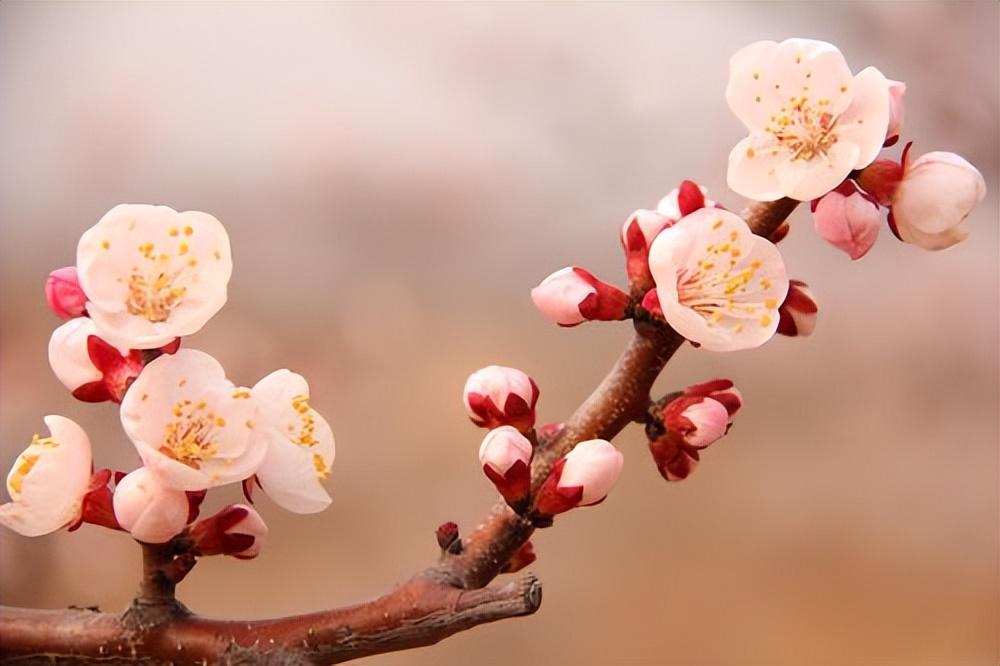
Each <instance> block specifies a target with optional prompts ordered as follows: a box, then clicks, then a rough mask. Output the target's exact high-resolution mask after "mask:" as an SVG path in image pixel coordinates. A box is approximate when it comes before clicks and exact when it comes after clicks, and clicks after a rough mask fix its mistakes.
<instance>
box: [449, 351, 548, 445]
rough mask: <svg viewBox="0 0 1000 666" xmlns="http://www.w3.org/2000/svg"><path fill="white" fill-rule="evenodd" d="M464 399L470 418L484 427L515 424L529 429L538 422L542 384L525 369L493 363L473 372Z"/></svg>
mask: <svg viewBox="0 0 1000 666" xmlns="http://www.w3.org/2000/svg"><path fill="white" fill-rule="evenodd" d="M462 401H463V402H464V403H465V411H466V412H467V413H468V415H469V419H471V420H472V422H473V423H475V424H476V425H477V426H479V427H481V428H490V429H493V428H498V427H500V426H504V425H511V426H514V427H515V428H517V429H518V430H520V431H522V432H527V431H528V430H530V429H531V428H532V427H533V426H534V425H535V404H536V403H537V402H538V386H537V385H536V384H535V380H533V379H532V378H531V377H529V376H528V375H527V373H525V372H522V371H521V370H518V369H516V368H507V367H504V366H501V365H489V366H486V367H485V368H481V369H479V370H476V371H475V372H473V373H472V374H471V375H469V378H468V379H467V380H466V381H465V388H464V389H463V391H462Z"/></svg>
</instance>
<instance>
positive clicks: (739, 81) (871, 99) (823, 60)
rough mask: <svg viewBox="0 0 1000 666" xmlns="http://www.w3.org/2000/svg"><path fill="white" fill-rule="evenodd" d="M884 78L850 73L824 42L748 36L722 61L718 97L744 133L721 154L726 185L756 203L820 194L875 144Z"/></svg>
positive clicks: (883, 116) (882, 120) (882, 117)
mask: <svg viewBox="0 0 1000 666" xmlns="http://www.w3.org/2000/svg"><path fill="white" fill-rule="evenodd" d="M889 85H890V84H889V81H888V80H887V79H886V78H885V76H883V75H882V73H881V72H879V71H878V70H877V69H875V68H874V67H868V68H867V69H865V70H863V71H861V72H860V73H859V74H857V75H856V76H855V75H852V74H851V70H850V69H849V68H848V66H847V62H846V61H845V60H844V56H843V55H842V54H841V53H840V51H839V50H837V48H836V47H835V46H833V45H832V44H827V43H826V42H820V41H815V40H810V39H789V40H786V41H784V42H781V43H780V44H778V43H775V42H770V41H764V42H756V43H754V44H751V45H749V46H747V47H745V48H743V49H741V50H740V51H738V52H737V53H736V54H735V55H733V57H732V58H731V59H730V68H729V84H728V86H727V87H726V101H727V102H728V103H729V108H730V109H731V110H732V112H733V113H734V114H735V115H736V117H737V118H739V119H740V121H742V122H743V124H744V125H745V126H746V128H747V129H748V130H749V132H750V134H749V136H747V137H746V138H745V139H743V140H742V141H740V142H739V143H738V144H736V147H735V148H733V150H732V152H731V153H730V155H729V171H728V181H729V187H730V188H731V189H733V190H734V191H736V192H738V193H740V194H742V195H743V196H746V197H749V198H751V199H756V200H758V201H774V200H776V199H780V198H782V197H790V198H792V199H798V200H799V201H809V200H811V199H815V198H817V197H820V196H822V195H823V194H826V193H827V192H829V191H830V190H832V189H833V188H835V187H836V186H837V185H838V184H839V183H841V182H842V181H843V180H844V179H845V178H846V177H847V175H848V174H849V173H850V172H851V171H852V170H854V169H860V168H863V167H865V166H867V165H868V164H870V163H871V162H872V160H874V159H875V157H876V156H877V155H878V153H879V151H880V150H881V149H882V144H883V143H884V142H885V139H886V132H887V129H888V127H889V118H890V90H889Z"/></svg>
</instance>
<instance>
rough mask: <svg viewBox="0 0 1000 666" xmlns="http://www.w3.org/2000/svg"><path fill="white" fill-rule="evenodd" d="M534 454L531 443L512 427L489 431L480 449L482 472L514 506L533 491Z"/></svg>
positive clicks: (501, 427)
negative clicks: (532, 457)
mask: <svg viewBox="0 0 1000 666" xmlns="http://www.w3.org/2000/svg"><path fill="white" fill-rule="evenodd" d="M533 454H534V449H533V448H532V446H531V442H529V441H528V438H527V437H525V436H524V435H522V434H521V433H520V432H518V431H517V429H516V428H514V427H512V426H500V427H499V428H496V429H494V430H490V431H489V432H488V433H486V437H484V438H483V443H482V446H480V447H479V463H480V464H481V465H482V466H483V472H485V474H486V476H487V477H488V478H489V480H490V481H492V482H493V485H495V486H496V487H497V490H499V491H500V494H501V495H503V497H504V499H505V500H507V503H508V504H510V505H511V506H514V505H516V504H517V503H518V502H521V501H523V500H524V499H525V498H526V497H527V496H528V492H529V490H530V489H531V467H530V465H531V456H532V455H533Z"/></svg>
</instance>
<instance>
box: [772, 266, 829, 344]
mask: <svg viewBox="0 0 1000 666" xmlns="http://www.w3.org/2000/svg"><path fill="white" fill-rule="evenodd" d="M778 313H779V316H780V321H779V322H778V333H779V334H780V335H787V336H790V337H795V336H800V337H806V336H808V335H812V333H813V331H814V330H816V319H817V317H818V316H819V306H818V305H817V304H816V298H815V297H814V296H813V293H812V291H810V290H809V285H807V284H806V283H805V282H802V281H801V280H789V284H788V296H786V297H785V302H784V303H782V304H781V307H780V308H778Z"/></svg>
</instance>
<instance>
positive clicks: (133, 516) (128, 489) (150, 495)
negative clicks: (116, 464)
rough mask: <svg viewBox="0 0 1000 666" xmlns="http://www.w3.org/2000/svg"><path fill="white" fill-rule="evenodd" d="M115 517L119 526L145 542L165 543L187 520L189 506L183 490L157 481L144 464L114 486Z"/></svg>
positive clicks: (178, 531)
mask: <svg viewBox="0 0 1000 666" xmlns="http://www.w3.org/2000/svg"><path fill="white" fill-rule="evenodd" d="M114 508H115V517H116V518H117V519H118V523H119V524H120V525H121V527H122V529H124V530H125V531H127V532H129V533H130V534H131V535H132V536H133V537H134V538H135V539H136V540H138V541H143V542H145V543H164V542H166V541H169V540H170V539H171V538H173V537H174V536H176V535H177V534H179V533H180V532H181V530H183V529H184V526H185V525H187V523H188V516H189V512H190V505H189V502H188V496H187V494H186V493H185V492H184V491H183V490H177V489H176V488H171V487H169V486H165V485H163V484H162V483H160V482H159V481H158V480H157V478H156V476H155V475H153V474H152V473H151V472H150V471H149V470H148V469H146V468H145V467H140V468H139V469H137V470H135V471H133V472H130V473H129V474H126V475H125V478H123V479H122V480H121V481H119V482H118V485H116V486H115V494H114Z"/></svg>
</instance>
